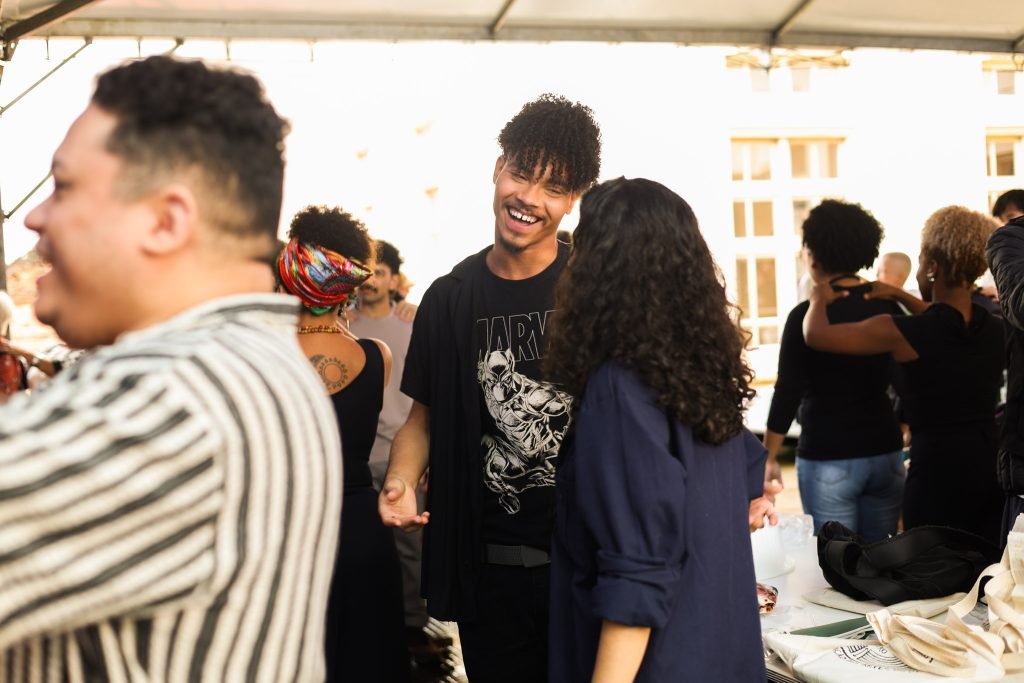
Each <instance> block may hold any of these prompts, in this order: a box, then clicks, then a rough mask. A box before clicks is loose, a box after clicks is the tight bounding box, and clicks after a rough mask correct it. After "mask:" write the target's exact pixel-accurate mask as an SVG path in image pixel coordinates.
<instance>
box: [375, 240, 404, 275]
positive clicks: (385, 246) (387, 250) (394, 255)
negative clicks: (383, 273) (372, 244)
mask: <svg viewBox="0 0 1024 683" xmlns="http://www.w3.org/2000/svg"><path fill="white" fill-rule="evenodd" d="M377 262H378V263H383V264H384V265H385V266H387V267H388V268H390V269H391V274H392V275H398V273H399V272H400V271H399V268H401V267H402V262H403V261H402V255H401V254H399V253H398V247H396V246H395V245H393V244H391V242H385V241H384V240H377Z"/></svg>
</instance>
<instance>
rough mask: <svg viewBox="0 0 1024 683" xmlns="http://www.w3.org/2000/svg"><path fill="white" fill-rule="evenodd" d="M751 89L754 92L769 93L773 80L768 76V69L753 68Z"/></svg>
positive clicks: (751, 71) (751, 70)
mask: <svg viewBox="0 0 1024 683" xmlns="http://www.w3.org/2000/svg"><path fill="white" fill-rule="evenodd" d="M750 87H751V88H752V89H753V90H754V92H768V91H770V90H771V89H772V84H771V78H769V76H768V69H760V68H757V67H751V69H750Z"/></svg>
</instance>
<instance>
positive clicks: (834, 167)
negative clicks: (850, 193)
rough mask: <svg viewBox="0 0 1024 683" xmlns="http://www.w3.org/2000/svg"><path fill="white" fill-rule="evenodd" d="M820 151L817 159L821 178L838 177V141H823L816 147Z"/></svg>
mask: <svg viewBox="0 0 1024 683" xmlns="http://www.w3.org/2000/svg"><path fill="white" fill-rule="evenodd" d="M818 149H819V150H820V151H819V153H820V155H821V156H820V158H819V159H818V167H819V170H820V172H821V177H823V178H838V177H839V143H837V142H824V143H822V144H821V146H820V147H819V148H818Z"/></svg>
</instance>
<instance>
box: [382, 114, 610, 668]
mask: <svg viewBox="0 0 1024 683" xmlns="http://www.w3.org/2000/svg"><path fill="white" fill-rule="evenodd" d="M498 142H499V144H500V146H501V156H499V157H498V159H497V161H496V162H495V166H494V174H493V178H492V179H493V181H494V244H493V246H489V247H487V248H486V249H484V250H483V251H481V252H479V253H477V254H475V255H473V256H470V257H469V258H467V259H466V260H464V261H463V262H462V263H460V264H459V265H457V266H456V267H455V268H454V269H453V270H452V272H451V273H449V274H448V275H445V276H443V277H441V278H439V279H438V280H436V281H435V282H434V283H433V284H432V285H431V287H430V288H429V289H428V290H427V292H426V293H425V294H424V297H423V302H422V304H421V306H420V309H419V311H418V313H417V316H416V322H415V325H414V327H413V334H412V340H411V341H410V345H409V353H408V356H407V358H406V365H405V372H404V376H403V379H402V391H403V392H405V393H406V394H408V395H409V396H411V397H412V398H413V407H412V410H411V411H410V413H409V418H408V420H407V421H406V423H405V425H404V426H403V427H402V429H401V430H399V432H398V434H397V435H396V436H395V440H394V445H393V446H392V450H391V461H390V465H389V467H388V473H387V475H386V478H385V482H384V487H383V490H382V491H381V497H380V513H381V518H382V519H383V521H384V523H385V524H388V525H391V526H400V527H404V528H413V527H417V526H422V525H424V524H426V523H427V522H428V520H429V521H430V524H429V525H427V527H426V530H425V539H424V543H425V547H424V566H423V591H424V595H425V597H426V598H427V607H428V611H429V612H430V613H431V615H433V616H435V617H437V618H439V619H446V620H455V621H457V622H458V623H459V632H460V636H461V639H462V646H463V653H464V656H465V661H466V668H467V673H468V674H469V676H470V677H471V679H472V680H473V683H488V682H489V681H544V680H546V678H547V621H548V565H549V563H548V550H549V544H550V535H551V529H552V521H553V520H552V516H553V512H554V495H555V493H554V491H555V489H554V484H555V477H554V461H555V458H556V457H557V455H558V447H559V445H560V443H561V440H562V437H563V436H564V435H565V433H566V431H567V430H568V427H569V407H570V405H569V398H568V396H566V395H565V394H564V393H562V392H560V391H558V390H557V389H555V388H554V387H552V386H550V385H549V384H547V383H545V382H544V380H543V377H542V376H541V360H542V358H543V355H544V349H545V347H544V334H545V330H546V325H547V320H548V315H549V314H550V312H551V310H552V309H553V308H554V290H555V284H556V282H557V280H558V276H559V274H560V273H561V271H562V269H563V268H564V266H565V263H566V262H567V261H568V257H569V249H568V246H567V245H564V244H560V243H559V242H558V241H557V239H556V236H555V235H556V232H557V230H558V226H559V223H560V222H561V220H562V217H563V216H565V215H566V214H567V213H569V212H570V211H572V209H573V207H574V206H575V204H576V201H577V200H578V199H579V196H580V195H581V194H582V193H583V192H584V191H586V190H587V189H588V188H589V187H590V186H592V185H593V184H594V182H596V180H597V176H598V173H599V172H600V132H599V130H598V127H597V124H596V123H595V121H594V118H593V114H592V112H591V111H590V109H588V108H587V107H585V106H583V105H581V104H578V103H573V102H570V101H569V100H566V99H565V98H562V97H558V96H554V95H544V96H542V97H540V98H538V99H537V100H534V101H533V102H529V103H527V104H526V105H525V106H524V107H523V109H522V110H521V111H520V112H519V114H517V115H516V116H515V117H514V118H513V119H512V120H511V121H509V122H508V124H507V125H506V126H505V128H504V130H502V132H501V135H500V136H499V138H498ZM428 465H429V467H430V489H429V494H428V500H427V510H428V511H426V512H422V513H418V511H417V508H416V499H415V484H416V482H417V481H418V480H419V478H420V476H421V475H422V474H423V472H424V471H425V470H426V468H427V466H428Z"/></svg>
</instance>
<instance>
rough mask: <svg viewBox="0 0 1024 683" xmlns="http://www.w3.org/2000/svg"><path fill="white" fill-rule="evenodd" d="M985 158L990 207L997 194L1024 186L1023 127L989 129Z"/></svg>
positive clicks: (986, 137)
mask: <svg viewBox="0 0 1024 683" xmlns="http://www.w3.org/2000/svg"><path fill="white" fill-rule="evenodd" d="M985 160H986V176H987V181H988V182H987V187H988V206H989V208H990V209H991V208H992V205H993V204H994V203H995V201H996V199H997V198H998V197H999V195H1001V194H1002V193H1004V192H1006V191H1007V190H1012V189H1015V188H1019V187H1024V129H989V130H988V132H987V135H986V136H985Z"/></svg>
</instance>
